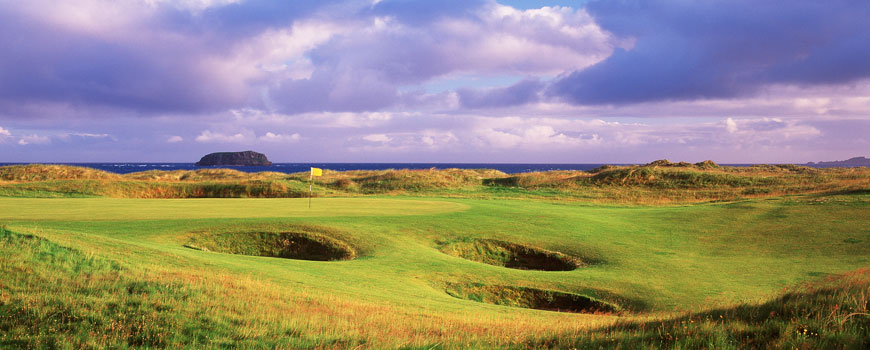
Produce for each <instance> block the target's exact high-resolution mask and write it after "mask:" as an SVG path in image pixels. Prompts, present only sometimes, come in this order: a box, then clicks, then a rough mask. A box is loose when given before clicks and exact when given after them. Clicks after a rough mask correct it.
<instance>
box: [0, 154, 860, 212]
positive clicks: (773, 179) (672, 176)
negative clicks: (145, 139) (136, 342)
mask: <svg viewBox="0 0 870 350" xmlns="http://www.w3.org/2000/svg"><path fill="white" fill-rule="evenodd" d="M0 180H2V181H3V182H0V196H8V197H86V196H102V197H114V198H300V197H306V196H308V181H309V176H308V174H307V173H296V174H283V173H276V172H260V173H244V172H241V171H237V170H231V169H200V170H195V171H190V170H176V171H161V170H151V171H146V172H141V173H131V174H125V175H117V174H111V173H107V172H102V171H99V170H94V169H89V168H80V167H69V166H60V165H26V166H22V165H16V166H7V167H0ZM868 183H870V168H829V169H815V168H809V167H804V166H795V165H758V166H751V167H723V166H718V165H716V164H715V163H712V162H702V163H698V164H688V163H670V162H667V161H657V162H653V163H650V164H647V165H644V166H605V167H601V168H598V169H595V170H592V171H590V172H583V171H549V172H537V173H523V174H514V175H508V174H505V173H502V172H500V171H495V170H487V169H446V170H434V169H431V170H407V169H405V170H392V169H391V170H377V171H346V172H337V171H330V170H325V171H324V175H323V176H322V177H317V178H315V179H314V195H315V196H318V197H322V196H359V195H372V194H377V195H409V194H410V195H419V196H433V195H434V196H448V197H465V198H493V197H496V198H540V199H551V200H560V201H566V200H567V201H571V200H574V201H577V200H580V201H591V202H598V203H633V204H667V203H696V202H710V201H735V200H741V199H749V198H763V197H775V196H782V195H790V194H806V193H824V192H836V191H848V190H856V189H862V188H865V187H866V186H867V184H868Z"/></svg>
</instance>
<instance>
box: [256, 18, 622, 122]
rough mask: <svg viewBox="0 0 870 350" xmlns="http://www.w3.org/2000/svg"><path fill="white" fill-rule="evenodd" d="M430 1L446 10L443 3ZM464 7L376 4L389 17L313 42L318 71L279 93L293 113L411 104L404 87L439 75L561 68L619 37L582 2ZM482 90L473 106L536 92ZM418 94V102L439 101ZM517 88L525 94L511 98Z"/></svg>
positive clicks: (606, 49)
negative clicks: (434, 11)
mask: <svg viewBox="0 0 870 350" xmlns="http://www.w3.org/2000/svg"><path fill="white" fill-rule="evenodd" d="M400 3H401V2H400ZM391 4H398V3H393V2H387V1H385V2H381V3H379V4H378V6H381V5H383V6H388V5H389V6H394V5H391ZM402 4H404V3H402ZM414 5H415V6H419V5H420V3H414ZM395 6H399V5H395ZM402 6H404V5H402ZM425 6H437V7H439V8H440V7H444V8H445V9H446V6H445V5H443V4H440V3H439V4H436V5H425ZM463 8H464V9H465V10H461V11H459V13H461V14H462V15H457V16H450V17H446V16H440V15H437V16H434V17H432V16H430V15H427V16H426V17H425V18H417V17H414V16H410V17H407V16H405V15H407V14H405V13H404V12H403V11H402V10H396V11H398V12H399V14H398V15H395V14H394V15H390V14H389V13H392V12H391V11H386V10H383V11H380V10H379V11H375V13H376V14H381V15H383V16H376V17H374V18H369V19H368V21H360V22H358V24H357V25H358V27H357V28H355V30H352V31H347V32H343V33H341V34H339V35H336V36H334V37H333V38H331V39H330V40H328V41H326V42H325V43H323V44H322V45H319V46H317V47H316V48H314V49H312V50H311V51H310V54H309V57H310V58H311V62H312V64H313V66H314V70H313V72H312V74H311V76H310V77H309V78H306V79H289V80H285V81H281V82H280V83H277V84H276V85H277V87H276V88H274V89H272V90H270V96H271V97H272V99H273V100H274V101H275V104H276V107H277V109H278V110H280V111H281V112H284V113H304V112H313V111H374V110H381V109H386V108H389V107H392V106H396V105H398V104H400V103H401V104H403V105H404V106H406V107H410V108H414V107H416V106H408V105H407V103H409V102H412V101H414V100H415V99H411V98H408V97H410V96H409V95H407V94H403V93H401V92H400V91H402V90H407V88H408V87H411V88H413V87H420V86H422V85H423V84H425V83H427V82H429V81H431V80H433V79H436V78H442V77H449V76H451V75H456V74H462V73H466V72H474V73H475V74H476V75H479V76H498V75H504V74H511V75H520V76H538V75H542V74H549V75H555V74H558V73H560V72H563V71H565V70H569V69H579V68H583V67H587V66H589V65H591V64H594V63H596V62H598V61H600V60H602V59H604V58H605V57H607V56H608V55H609V54H610V52H612V50H613V45H614V43H613V42H614V41H613V40H611V39H612V37H611V36H610V35H609V34H608V33H606V32H604V31H603V30H601V29H600V28H599V27H598V26H597V25H596V24H595V22H594V20H593V19H592V18H591V17H590V16H589V15H588V14H587V13H586V12H585V11H583V10H573V9H570V8H561V7H560V8H542V9H537V10H527V11H518V10H515V9H512V8H510V7H507V6H501V5H498V4H496V3H490V2H487V3H483V4H479V6H472V7H468V6H465V7H463ZM417 11H419V10H417ZM452 11H453V10H450V11H447V12H449V13H453V12H452ZM535 80H536V79H534V78H532V79H528V81H527V82H526V84H535V83H534V81H535ZM400 88H401V89H400ZM525 88H526V89H529V88H530V87H525ZM516 89H519V87H515V88H514V90H516ZM512 92H513V93H515V94H516V93H517V91H512ZM491 93H495V92H491ZM474 96H476V95H475V94H474V92H473V91H466V101H467V103H468V104H469V105H474V104H479V105H481V106H483V105H489V104H494V103H502V102H503V103H510V104H520V103H526V102H528V100H529V98H530V94H525V95H511V94H510V92H507V93H504V94H502V95H501V96H500V97H490V98H485V97H480V98H475V97H474ZM417 97H418V98H417V99H416V100H418V101H419V102H424V101H425V102H429V101H432V100H431V99H427V98H419V97H420V96H417ZM511 97H518V98H523V99H525V100H522V101H519V102H517V101H512V100H510V98H511ZM442 102H444V101H443V100H442Z"/></svg>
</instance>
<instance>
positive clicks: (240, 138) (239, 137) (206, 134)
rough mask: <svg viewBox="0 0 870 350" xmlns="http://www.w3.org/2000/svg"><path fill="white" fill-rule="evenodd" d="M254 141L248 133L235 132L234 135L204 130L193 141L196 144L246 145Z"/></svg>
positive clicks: (252, 135)
mask: <svg viewBox="0 0 870 350" xmlns="http://www.w3.org/2000/svg"><path fill="white" fill-rule="evenodd" d="M253 139H254V134H253V133H252V132H250V131H242V132H237V133H235V134H223V133H219V132H212V131H211V130H204V131H203V132H202V133H201V134H199V136H197V137H196V138H195V139H194V140H196V142H203V143H205V142H214V143H247V142H250V141H251V140H253Z"/></svg>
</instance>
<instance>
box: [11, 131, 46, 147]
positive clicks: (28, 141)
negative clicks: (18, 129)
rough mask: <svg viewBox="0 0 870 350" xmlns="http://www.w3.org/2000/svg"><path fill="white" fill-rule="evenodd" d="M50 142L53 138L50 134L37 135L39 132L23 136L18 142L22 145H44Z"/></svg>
mask: <svg viewBox="0 0 870 350" xmlns="http://www.w3.org/2000/svg"><path fill="white" fill-rule="evenodd" d="M49 143H51V138H49V137H48V136H41V135H37V134H31V135H26V136H22V137H21V138H20V139H19V140H18V144H19V145H22V146H26V145H44V144H49Z"/></svg>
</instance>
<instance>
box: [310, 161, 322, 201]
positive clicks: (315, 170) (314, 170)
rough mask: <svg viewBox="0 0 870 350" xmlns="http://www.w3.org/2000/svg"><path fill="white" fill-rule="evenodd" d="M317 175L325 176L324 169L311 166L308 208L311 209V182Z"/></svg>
mask: <svg viewBox="0 0 870 350" xmlns="http://www.w3.org/2000/svg"><path fill="white" fill-rule="evenodd" d="M315 176H323V169H320V168H315V167H311V176H309V177H308V209H311V194H312V193H311V183H312V182H313V181H314V177H315Z"/></svg>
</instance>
